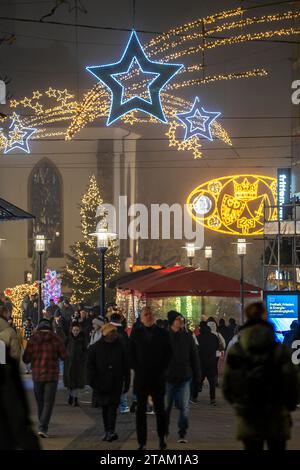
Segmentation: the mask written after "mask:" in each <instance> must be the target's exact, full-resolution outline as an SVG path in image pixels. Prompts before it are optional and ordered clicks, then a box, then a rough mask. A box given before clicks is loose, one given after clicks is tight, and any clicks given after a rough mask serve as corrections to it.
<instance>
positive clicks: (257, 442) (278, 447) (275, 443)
mask: <svg viewBox="0 0 300 470" xmlns="http://www.w3.org/2000/svg"><path fill="white" fill-rule="evenodd" d="M243 444H244V448H245V450H249V451H258V450H264V441H263V439H244V440H243ZM267 446H268V449H269V450H271V451H275V452H276V451H277V452H278V451H279V452H280V451H281V452H282V451H283V450H285V448H286V441H285V440H282V439H281V440H279V439H267Z"/></svg>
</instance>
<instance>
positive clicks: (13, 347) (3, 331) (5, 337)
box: [0, 317, 21, 362]
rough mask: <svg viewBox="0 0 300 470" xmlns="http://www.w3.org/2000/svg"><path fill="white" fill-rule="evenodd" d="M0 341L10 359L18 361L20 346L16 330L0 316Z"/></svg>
mask: <svg viewBox="0 0 300 470" xmlns="http://www.w3.org/2000/svg"><path fill="white" fill-rule="evenodd" d="M0 341H3V342H4V343H5V345H6V347H7V349H8V354H9V355H10V357H11V358H12V359H15V360H16V361H18V362H19V360H20V357H21V346H20V342H19V339H18V335H17V333H16V331H15V330H14V329H13V328H12V327H11V326H10V325H9V323H8V322H7V321H6V320H5V319H4V318H2V317H0Z"/></svg>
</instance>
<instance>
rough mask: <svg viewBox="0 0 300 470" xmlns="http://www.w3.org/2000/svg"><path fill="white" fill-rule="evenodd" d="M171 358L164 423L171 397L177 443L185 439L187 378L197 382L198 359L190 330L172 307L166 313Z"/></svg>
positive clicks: (186, 425)
mask: <svg viewBox="0 0 300 470" xmlns="http://www.w3.org/2000/svg"><path fill="white" fill-rule="evenodd" d="M168 320H169V324H170V330H169V335H170V342H171V348H172V358H171V361H170V364H169V367H168V369H167V374H166V380H167V387H166V388H167V425H168V426H169V422H170V414H171V410H172V408H173V404H174V401H175V406H176V408H177V409H179V411H180V414H179V419H178V434H179V440H178V442H180V443H183V444H184V443H186V442H187V440H186V437H185V436H186V433H187V429H188V425H189V422H188V414H189V401H190V395H191V380H192V379H193V380H194V383H195V385H196V386H198V385H199V384H200V362H199V355H198V351H197V347H196V344H195V341H194V338H193V336H192V334H191V333H190V332H188V331H186V330H185V329H184V317H183V316H182V315H181V314H180V313H178V312H175V311H174V310H172V311H170V312H169V313H168Z"/></svg>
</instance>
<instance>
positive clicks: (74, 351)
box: [64, 333, 87, 390]
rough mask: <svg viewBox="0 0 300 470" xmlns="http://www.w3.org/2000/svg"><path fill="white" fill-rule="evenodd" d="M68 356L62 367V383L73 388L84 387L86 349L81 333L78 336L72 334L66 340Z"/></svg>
mask: <svg viewBox="0 0 300 470" xmlns="http://www.w3.org/2000/svg"><path fill="white" fill-rule="evenodd" d="M66 349H67V353H68V357H67V358H66V360H65V367H64V385H65V387H66V388H69V389H71V390H74V389H76V388H84V386H85V385H86V360H87V349H86V344H85V338H84V335H83V333H79V335H78V336H76V337H75V336H73V335H72V334H71V335H70V337H69V338H68V340H67V342H66Z"/></svg>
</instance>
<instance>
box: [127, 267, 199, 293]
mask: <svg viewBox="0 0 300 470" xmlns="http://www.w3.org/2000/svg"><path fill="white" fill-rule="evenodd" d="M190 270H193V268H186V267H184V266H171V267H169V268H162V269H157V270H155V271H153V272H151V273H150V274H146V275H145V276H142V277H139V278H135V279H128V280H125V281H124V282H121V283H120V284H119V285H118V288H119V289H124V290H131V291H139V292H144V290H145V289H146V288H149V287H150V286H154V285H156V284H157V283H158V282H160V281H162V280H164V279H173V278H174V277H176V276H177V275H178V274H179V273H183V272H188V271H190Z"/></svg>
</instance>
